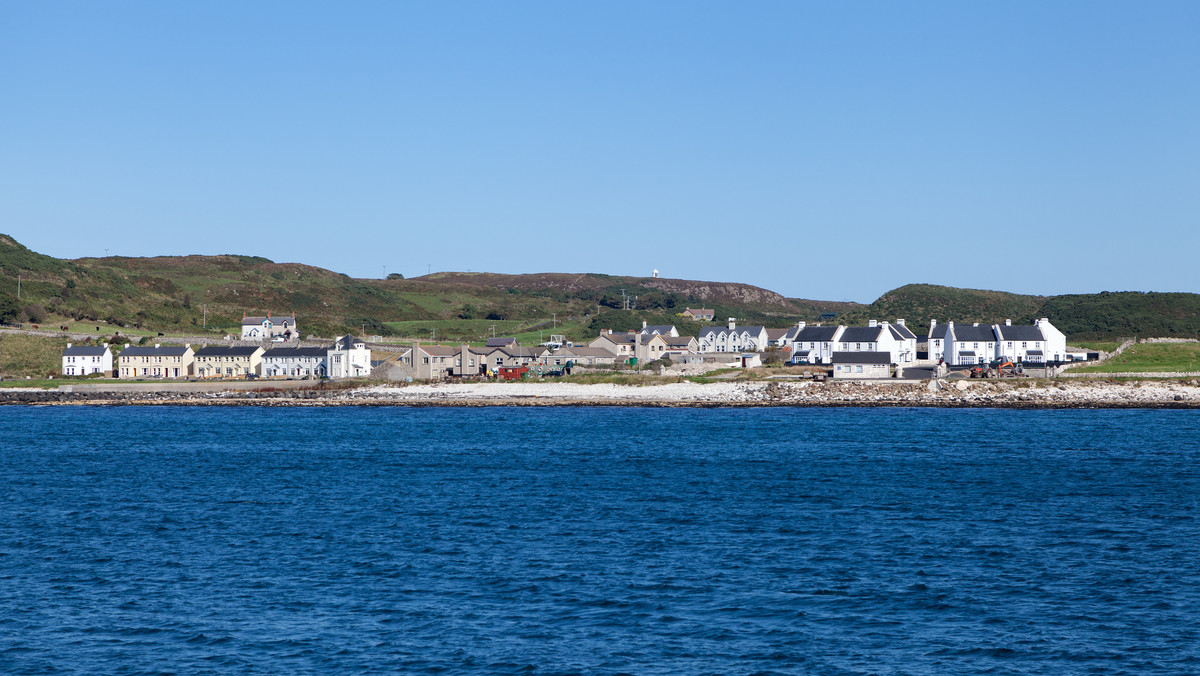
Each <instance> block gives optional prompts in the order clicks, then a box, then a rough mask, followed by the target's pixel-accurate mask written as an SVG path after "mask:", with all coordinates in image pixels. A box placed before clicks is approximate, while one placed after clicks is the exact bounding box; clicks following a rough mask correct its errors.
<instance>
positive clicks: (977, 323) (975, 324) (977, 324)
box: [971, 322, 979, 326]
mask: <svg viewBox="0 0 1200 676" xmlns="http://www.w3.org/2000/svg"><path fill="white" fill-rule="evenodd" d="M971 326H979V322H975V323H974V324H972V325H971Z"/></svg>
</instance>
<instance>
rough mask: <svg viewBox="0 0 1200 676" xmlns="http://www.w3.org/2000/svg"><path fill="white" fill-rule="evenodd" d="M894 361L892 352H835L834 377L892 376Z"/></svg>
mask: <svg viewBox="0 0 1200 676" xmlns="http://www.w3.org/2000/svg"><path fill="white" fill-rule="evenodd" d="M893 363H895V362H893V361H892V353H891V352H865V351H864V352H834V353H833V377H834V378H836V379H839V380H840V379H843V378H890V377H891V375H892V364H893Z"/></svg>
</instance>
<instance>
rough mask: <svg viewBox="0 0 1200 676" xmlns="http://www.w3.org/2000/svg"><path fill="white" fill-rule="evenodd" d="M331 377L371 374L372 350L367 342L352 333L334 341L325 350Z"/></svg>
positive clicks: (354, 376) (355, 376) (356, 376)
mask: <svg viewBox="0 0 1200 676" xmlns="http://www.w3.org/2000/svg"><path fill="white" fill-rule="evenodd" d="M325 364H326V368H327V369H329V377H330V378H358V377H361V376H366V375H370V374H371V351H370V350H368V349H367V344H366V343H364V342H363V341H361V340H359V339H358V338H355V337H354V336H351V335H345V336H342V337H341V338H338V339H337V340H335V341H333V345H331V346H330V347H329V349H328V350H326V351H325Z"/></svg>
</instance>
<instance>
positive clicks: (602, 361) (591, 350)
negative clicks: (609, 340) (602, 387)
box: [538, 345, 617, 368]
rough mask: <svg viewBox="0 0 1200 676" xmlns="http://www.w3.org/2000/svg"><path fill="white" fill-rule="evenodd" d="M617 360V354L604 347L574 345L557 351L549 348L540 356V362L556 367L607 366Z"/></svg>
mask: <svg viewBox="0 0 1200 676" xmlns="http://www.w3.org/2000/svg"><path fill="white" fill-rule="evenodd" d="M616 362H617V356H616V355H615V354H613V353H612V352H609V351H608V350H606V349H604V348H602V347H584V346H582V345H573V346H570V347H564V348H561V349H559V350H558V351H557V352H550V351H549V350H547V351H546V352H545V353H543V354H542V356H541V357H539V358H538V363H539V364H544V365H546V366H554V367H560V368H564V367H568V366H606V365H612V364H615V363H616Z"/></svg>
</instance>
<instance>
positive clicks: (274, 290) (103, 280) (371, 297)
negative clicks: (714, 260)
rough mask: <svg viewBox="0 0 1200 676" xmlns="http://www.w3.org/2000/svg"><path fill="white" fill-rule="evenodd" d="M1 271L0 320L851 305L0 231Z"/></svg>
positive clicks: (236, 319) (410, 330) (448, 324)
mask: <svg viewBox="0 0 1200 676" xmlns="http://www.w3.org/2000/svg"><path fill="white" fill-rule="evenodd" d="M0 271H2V272H3V275H2V276H0V321H4V322H14V321H22V322H34V323H38V322H51V323H53V322H55V321H64V320H67V321H70V320H77V321H82V322H97V323H107V324H108V325H110V326H113V327H129V328H137V329H141V330H150V331H166V332H180V331H188V332H193V331H195V332H199V331H202V330H203V329H204V327H207V328H208V329H209V330H212V331H216V332H220V331H235V330H237V328H238V326H239V323H240V320H241V318H242V316H243V315H244V314H251V315H259V314H264V313H266V312H268V311H271V312H274V313H277V314H278V313H291V312H293V311H294V312H295V313H296V315H297V316H298V317H300V318H301V328H302V330H303V331H304V332H305V333H309V332H311V333H316V334H319V335H325V336H329V335H333V334H335V333H339V332H343V331H347V330H353V331H356V332H358V331H361V330H362V329H363V328H364V326H365V328H366V330H367V331H368V332H369V333H375V334H382V335H412V336H414V337H427V336H428V335H430V333H431V329H437V328H438V326H439V325H441V329H442V330H441V331H439V332H438V334H437V335H438V336H439V337H445V338H447V339H471V338H472V337H473V338H478V337H479V336H480V335H481V334H482V333H485V332H487V331H488V330H489V327H482V328H481V327H479V326H476V325H471V324H464V325H462V326H455V324H456V322H458V321H459V320H476V321H478V320H486V321H503V322H512V323H514V325H515V326H516V327H517V328H520V329H521V330H524V331H531V332H532V331H543V330H548V329H557V332H560V333H566V334H568V335H570V336H571V337H572V338H575V339H581V338H583V337H585V336H584V333H585V332H590V331H592V323H593V322H594V321H595V320H596V317H597V315H598V314H601V313H610V312H612V311H614V310H620V309H621V308H622V307H623V306H624V304H625V303H626V302H628V303H629V304H630V307H631V308H632V310H633V311H632V312H626V313H625V315H626V316H625V317H624V319H628V320H631V321H632V320H636V321H637V322H638V323H639V325H640V321H641V320H642V319H654V318H658V319H664V320H665V319H668V318H669V319H674V320H676V321H672V322H671V323H679V318H678V317H677V316H676V315H677V314H678V313H680V312H682V311H683V310H684V308H686V307H687V306H689V305H690V306H692V307H701V306H703V307H710V308H713V309H715V310H716V311H717V316H718V317H725V316H730V317H737V318H738V319H739V321H742V322H758V323H765V324H769V325H773V326H786V325H788V324H791V323H793V322H796V321H799V320H809V321H812V320H815V319H816V317H817V316H818V315H819V314H820V313H822V312H829V311H844V310H845V309H846V308H849V307H856V306H855V305H854V304H852V303H849V304H848V303H825V302H822V301H807V300H793V299H788V298H785V297H783V296H781V295H779V294H777V293H775V292H773V291H768V290H766V289H761V288H758V287H754V286H750V285H747V284H737V283H727V282H702V281H688V280H677V279H660V278H637V277H614V276H610V275H601V274H567V273H541V274H531V275H497V274H488V273H438V274H434V275H428V276H424V277H419V278H416V279H408V280H406V279H386V280H381V279H352V278H350V277H348V276H346V275H343V274H339V273H336V272H331V271H329V270H324V269H322V268H316V267H312V266H308V265H300V264H295V263H275V262H272V261H270V260H268V259H266V258H261V257H256V256H240V255H225V256H163V257H153V258H128V257H108V258H83V259H79V260H74V261H70V260H59V259H56V258H52V257H50V256H45V255H42V254H39V253H36V252H33V251H30V250H29V249H28V248H26V247H24V246H22V245H21V244H19V243H18V242H16V241H15V240H13V239H12V238H10V237H6V236H3V235H0ZM18 274H20V276H21V297H20V299H18V298H17V275H18ZM622 292H624V296H623V295H622ZM411 322H418V323H421V324H422V325H421V326H410V325H409V323H411ZM425 324H430V326H426V325H425ZM612 328H614V329H615V328H620V327H617V326H614V327H612ZM574 334H578V335H574Z"/></svg>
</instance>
